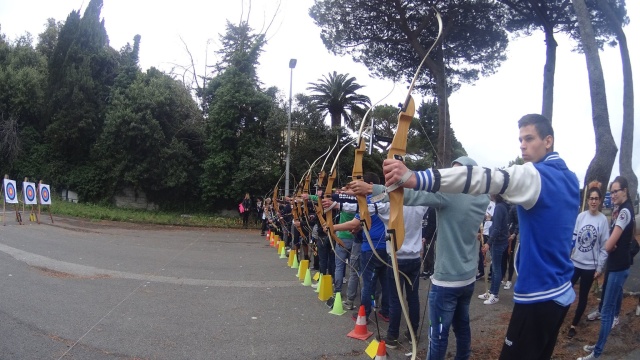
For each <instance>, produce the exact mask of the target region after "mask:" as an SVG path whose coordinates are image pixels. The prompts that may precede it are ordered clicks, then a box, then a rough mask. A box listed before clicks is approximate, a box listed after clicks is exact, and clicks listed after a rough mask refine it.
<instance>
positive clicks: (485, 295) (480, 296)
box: [478, 291, 491, 300]
mask: <svg viewBox="0 0 640 360" xmlns="http://www.w3.org/2000/svg"><path fill="white" fill-rule="evenodd" d="M490 295H491V294H489V292H488V291H487V292H486V293H484V294H480V295H478V299H480V300H489V296H490Z"/></svg>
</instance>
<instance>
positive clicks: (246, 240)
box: [0, 218, 640, 360]
mask: <svg viewBox="0 0 640 360" xmlns="http://www.w3.org/2000/svg"><path fill="white" fill-rule="evenodd" d="M54 219H55V220H56V223H55V224H54V225H51V224H41V225H36V224H34V223H30V224H27V225H23V226H19V225H17V224H15V223H11V222H8V223H7V226H4V227H2V228H0V289H1V291H0V339H2V340H0V359H25V360H26V359H38V360H40V359H172V360H173V359H327V360H328V359H369V357H368V356H367V355H366V354H364V353H363V351H364V349H365V348H366V345H367V344H368V342H363V341H360V340H354V339H351V338H348V337H347V336H346V334H347V333H348V332H349V331H351V330H352V329H353V327H354V323H353V321H352V320H351V318H350V316H349V315H350V312H348V313H347V314H345V315H343V316H335V315H330V314H328V311H329V309H328V308H327V307H326V306H325V305H324V303H323V302H321V301H319V300H318V299H317V294H316V293H315V292H313V290H312V289H311V288H309V287H304V286H302V285H301V284H300V283H299V282H298V281H297V278H295V270H292V269H289V268H287V267H286V260H283V259H279V258H278V255H277V254H276V251H275V250H274V249H273V248H270V247H269V246H268V243H267V242H266V241H265V240H264V238H263V237H260V236H258V235H257V233H256V232H255V231H249V230H246V231H242V230H212V229H184V228H172V227H144V228H141V227H139V226H129V225H118V226H113V225H103V224H101V223H87V222H82V221H75V220H72V219H60V218H54ZM639 269H640V266H635V267H634V271H633V272H634V275H633V278H635V280H633V281H629V283H633V285H632V286H631V289H630V290H633V291H638V290H640V286H638V278H639V276H638V275H639V274H638V272H639ZM631 279H632V277H630V280H631ZM420 287H421V291H420V293H421V304H423V305H424V304H425V300H426V293H427V288H428V282H427V281H422V282H421V284H420ZM476 287H477V291H476V292H477V293H480V292H482V291H483V290H484V283H482V282H478V283H477V284H476ZM634 287H635V288H634ZM500 299H501V301H500V303H498V304H496V305H493V306H490V307H488V306H483V305H482V304H481V301H480V300H477V299H476V300H477V301H475V302H473V303H472V308H471V320H472V330H473V337H474V338H482V337H483V336H487V328H486V327H480V326H474V324H485V323H490V322H491V321H492V319H495V318H496V317H498V316H505V315H506V316H508V314H509V313H510V311H511V307H512V302H511V292H510V291H502V292H501V297H500ZM421 313H422V310H421ZM426 326H427V325H424V326H423V327H422V335H421V337H422V340H421V342H420V344H419V349H424V348H425V346H426V343H427V341H426V335H425V334H426V330H425V328H426ZM369 329H370V330H373V331H374V332H375V327H374V326H369ZM381 330H382V335H383V336H384V330H386V324H385V323H382V324H381ZM498 333H499V334H503V333H504V330H503V329H499V330H498ZM451 343H455V341H451ZM407 350H408V348H400V349H399V350H389V357H388V358H389V359H402V358H405V356H404V352H406V351H407ZM634 358H637V357H634Z"/></svg>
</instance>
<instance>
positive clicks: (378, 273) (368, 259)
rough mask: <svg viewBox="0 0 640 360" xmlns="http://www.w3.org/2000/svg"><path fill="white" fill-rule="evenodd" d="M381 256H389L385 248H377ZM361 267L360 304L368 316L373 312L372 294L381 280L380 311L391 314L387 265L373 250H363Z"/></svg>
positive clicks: (383, 313) (386, 314)
mask: <svg viewBox="0 0 640 360" xmlns="http://www.w3.org/2000/svg"><path fill="white" fill-rule="evenodd" d="M376 251H377V252H378V255H380V257H381V258H383V259H386V258H387V257H388V255H387V251H386V250H385V249H376ZM360 269H362V282H363V285H362V291H361V296H360V304H362V305H364V310H365V311H366V313H367V317H369V314H371V296H372V295H374V293H375V286H376V282H378V281H380V286H381V287H382V296H381V300H380V302H381V303H382V304H380V305H381V306H380V313H381V314H382V315H385V316H388V315H389V291H388V286H387V273H386V271H387V265H385V264H384V263H382V262H381V261H380V260H379V259H378V258H377V257H376V256H375V255H374V254H373V251H363V252H362V253H361V254H360Z"/></svg>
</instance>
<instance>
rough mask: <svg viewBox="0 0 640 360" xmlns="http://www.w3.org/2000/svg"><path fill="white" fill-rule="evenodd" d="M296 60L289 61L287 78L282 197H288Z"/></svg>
mask: <svg viewBox="0 0 640 360" xmlns="http://www.w3.org/2000/svg"><path fill="white" fill-rule="evenodd" d="M297 62H298V60H296V59H291V60H289V69H291V75H290V76H289V120H288V121H287V161H286V166H285V170H284V171H285V180H284V181H285V184H284V196H289V160H290V157H291V106H292V104H293V98H292V96H293V94H292V90H293V69H294V68H295V67H296V63H297Z"/></svg>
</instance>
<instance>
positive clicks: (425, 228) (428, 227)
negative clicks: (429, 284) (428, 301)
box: [422, 206, 437, 280]
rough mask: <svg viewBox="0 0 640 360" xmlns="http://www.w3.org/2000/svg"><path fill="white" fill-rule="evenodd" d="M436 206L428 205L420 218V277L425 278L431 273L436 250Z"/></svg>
mask: <svg viewBox="0 0 640 360" xmlns="http://www.w3.org/2000/svg"><path fill="white" fill-rule="evenodd" d="M436 224H437V222H436V208H435V207H433V206H430V207H429V209H428V210H427V213H426V214H425V215H424V219H423V220H422V243H423V245H424V247H423V252H422V253H423V263H424V267H423V269H422V277H423V278H424V279H425V280H426V279H428V278H429V277H430V276H431V275H433V266H434V265H435V256H434V254H435V251H436V229H437V226H436Z"/></svg>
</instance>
